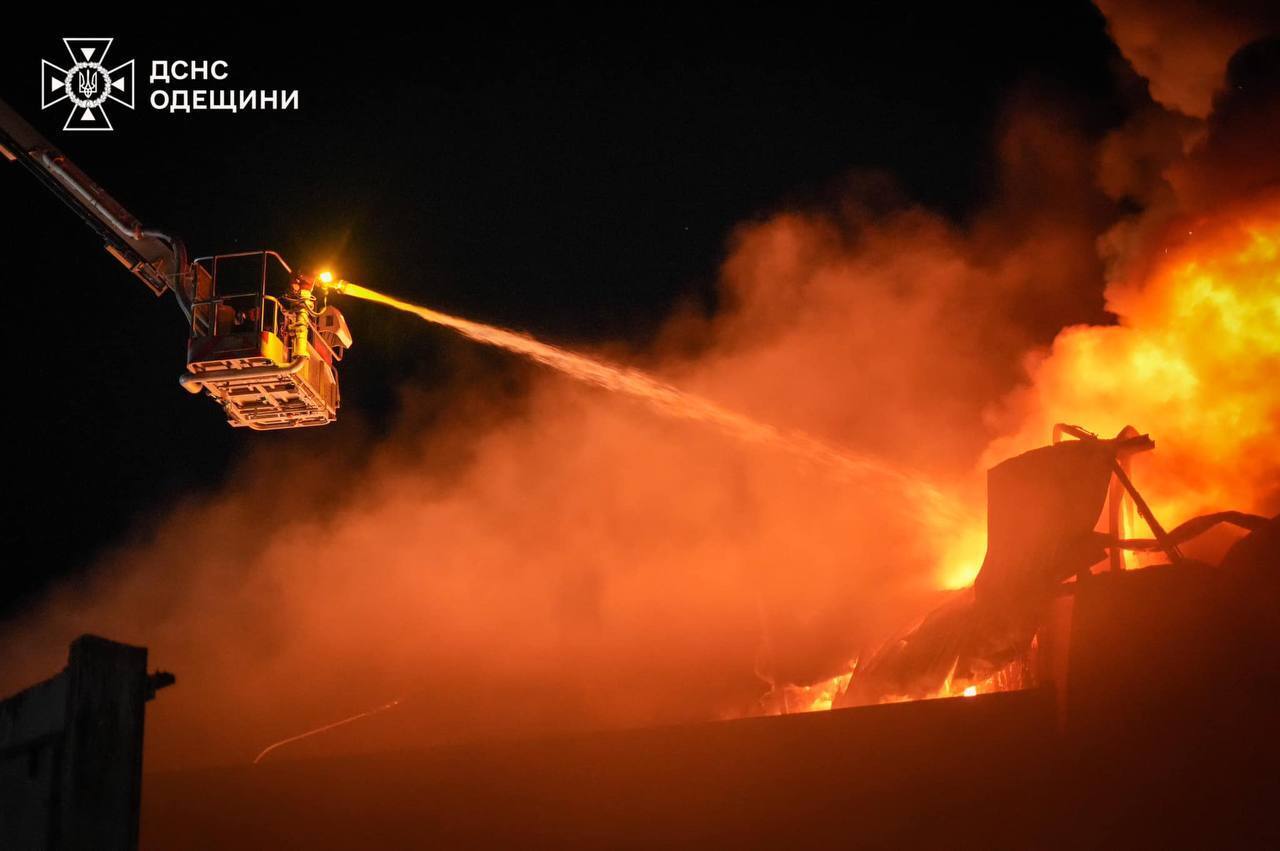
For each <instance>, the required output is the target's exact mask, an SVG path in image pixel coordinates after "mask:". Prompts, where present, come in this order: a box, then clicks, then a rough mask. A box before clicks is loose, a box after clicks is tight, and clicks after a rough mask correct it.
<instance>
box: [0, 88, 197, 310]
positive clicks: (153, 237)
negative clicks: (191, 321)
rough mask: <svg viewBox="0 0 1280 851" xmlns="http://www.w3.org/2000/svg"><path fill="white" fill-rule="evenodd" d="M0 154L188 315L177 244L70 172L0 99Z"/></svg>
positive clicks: (185, 267)
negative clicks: (169, 294) (18, 165)
mask: <svg viewBox="0 0 1280 851" xmlns="http://www.w3.org/2000/svg"><path fill="white" fill-rule="evenodd" d="M0 155H3V156H4V157H5V159H7V160H10V161H15V162H19V163H21V164H22V165H23V166H24V167H25V168H26V169H27V170H28V171H30V172H31V173H32V174H33V175H34V176H35V177H36V179H37V180H39V181H40V182H41V183H43V184H44V185H45V187H46V188H48V189H49V191H50V192H52V193H53V194H54V195H56V196H57V197H59V198H61V199H62V201H63V202H64V203H65V204H66V205H67V206H68V207H70V208H71V209H72V210H74V211H75V212H76V214H77V215H79V216H80V218H81V219H83V220H84V222H85V224H87V225H89V227H91V228H92V229H93V230H94V231H95V232H96V233H97V234H98V235H99V236H100V237H102V239H103V240H104V242H105V243H106V249H107V251H109V252H110V253H111V255H112V256H113V257H115V258H116V259H117V260H119V261H120V262H121V263H123V264H124V266H125V267H126V268H127V269H128V270H129V271H130V272H132V273H133V274H134V275H136V276H137V277H138V278H139V279H141V280H142V282H143V283H144V284H146V285H147V287H148V288H149V289H150V290H151V291H152V292H154V293H155V294H156V295H163V294H164V293H165V291H166V290H172V291H173V294H174V295H175V296H176V297H177V300H178V306H179V307H181V308H182V311H183V313H185V314H187V316H188V318H190V316H191V302H192V301H193V298H194V295H193V293H192V287H193V281H194V277H193V276H192V274H191V268H190V265H189V264H188V262H187V256H186V248H185V247H184V246H183V244H182V242H181V241H180V240H177V239H174V238H172V237H170V236H167V235H165V234H163V233H160V232H159V231H156V230H149V229H147V228H144V227H143V226H142V223H141V222H139V221H138V220H137V219H135V218H134V217H133V216H132V215H131V214H130V213H129V211H128V210H126V209H125V208H124V207H122V206H121V205H120V203H119V202H118V201H116V200H115V199H114V198H112V197H111V196H110V195H108V194H107V192H106V190H104V189H103V188H102V187H101V186H99V185H98V184H97V183H94V182H93V180H92V179H91V178H90V177H89V176H88V175H86V174H85V173H84V172H82V171H81V170H80V169H79V168H77V167H76V165H75V163H73V162H71V160H70V159H68V158H67V156H66V155H65V154H63V153H62V152H61V151H59V150H58V149H57V148H55V147H54V146H53V144H52V143H51V142H49V140H48V139H46V138H45V137H44V136H42V135H41V134H40V132H39V131H38V130H36V129H35V128H34V127H32V126H31V125H30V124H28V123H27V121H26V120H25V119H24V118H23V117H22V116H20V115H18V113H17V112H15V111H14V110H13V108H12V107H10V106H9V104H7V103H5V102H4V101H3V100H0Z"/></svg>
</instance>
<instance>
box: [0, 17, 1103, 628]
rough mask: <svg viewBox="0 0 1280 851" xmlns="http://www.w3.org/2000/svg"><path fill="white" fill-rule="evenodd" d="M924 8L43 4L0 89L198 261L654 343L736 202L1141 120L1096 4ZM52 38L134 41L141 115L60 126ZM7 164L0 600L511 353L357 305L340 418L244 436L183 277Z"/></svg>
mask: <svg viewBox="0 0 1280 851" xmlns="http://www.w3.org/2000/svg"><path fill="white" fill-rule="evenodd" d="M933 5H934V4H926V5H924V6H921V7H920V8H919V9H918V10H913V9H911V8H910V7H909V5H908V4H900V3H894V4H884V5H883V6H876V7H868V8H860V9H858V10H857V11H850V12H846V13H844V14H842V15H840V16H839V18H834V17H827V16H824V15H819V14H787V15H783V14H782V13H776V14H774V15H772V16H769V17H761V18H754V19H752V18H743V17H740V16H739V15H737V14H734V15H726V16H724V17H722V18H719V19H715V20H712V21H710V22H705V23H694V22H693V20H692V17H693V16H692V15H690V16H689V17H690V19H689V20H685V19H684V17H682V16H679V15H668V16H654V17H648V16H646V17H643V18H635V17H632V18H622V19H619V18H617V17H616V16H612V15H611V16H608V17H605V16H601V17H598V18H594V19H592V18H582V17H575V18H573V19H572V20H554V19H552V18H550V17H546V16H542V15H529V16H525V17H521V18H512V17H504V16H501V15H499V14H497V13H494V14H491V15H488V16H486V19H484V20H474V21H471V22H469V23H467V24H448V25H445V24H439V25H430V24H425V25H419V24H412V25H410V23H409V19H408V18H404V19H398V20H390V19H388V20H382V21H370V22H364V23H351V22H346V21H336V20H335V21H324V22H320V23H321V26H320V27H319V28H317V29H315V30H313V31H299V30H297V29H296V22H293V23H291V24H290V25H288V26H273V25H269V24H265V23H260V22H256V21H255V22H254V23H253V24H252V25H246V26H242V27H239V28H236V29H231V28H227V29H223V30H219V31H209V30H206V29H200V28H194V27H190V26H186V25H183V26H179V25H178V24H177V23H175V25H174V26H173V27H172V28H171V29H169V30H167V31H166V30H155V31H147V32H145V33H144V32H142V31H140V30H137V29H135V28H134V27H133V26H132V25H131V24H128V23H126V22H124V21H123V20H122V19H121V18H120V17H118V16H117V17H115V18H112V19H106V20H104V21H103V22H101V24H100V25H97V26H89V25H88V24H86V23H85V22H83V21H77V22H76V24H75V26H74V30H75V31H74V32H73V31H71V30H66V29H65V26H64V24H63V21H62V20H61V19H59V18H54V19H51V21H50V23H49V24H48V25H42V26H41V27H39V28H35V27H32V28H29V29H28V30H26V31H17V30H15V29H13V28H9V29H8V30H7V31H6V33H5V34H4V36H3V37H0V40H2V41H3V42H4V45H3V46H4V49H3V50H2V51H0V97H3V98H4V99H5V100H7V101H8V102H9V103H10V104H11V105H12V106H14V107H15V108H16V109H18V111H19V112H21V113H23V114H24V115H25V116H26V117H27V119H28V120H29V121H31V122H32V123H34V124H35V125H36V126H37V127H38V128H39V129H40V130H41V131H42V132H44V133H45V134H46V135H47V136H48V137H49V138H50V139H51V140H52V141H53V142H54V144H56V145H58V146H59V147H61V148H62V149H63V151H64V152H65V153H66V154H68V155H69V156H70V157H71V158H72V160H74V161H75V162H76V163H77V164H78V165H79V166H80V167H81V168H82V169H83V170H85V171H86V172H87V173H88V174H89V175H90V176H92V177H93V178H94V179H96V180H97V181H98V182H99V183H100V184H102V185H103V186H104V187H105V188H106V189H107V190H108V191H109V192H110V193H112V194H113V195H114V196H115V197H116V198H117V200H119V201H120V202H121V203H123V204H124V205H125V206H126V207H127V208H128V209H129V210H130V211H131V212H132V213H134V215H136V216H137V217H138V218H140V219H141V220H143V221H144V222H146V223H147V224H149V225H153V226H157V227H161V228H163V229H167V230H168V231H169V232H171V233H174V234H176V235H178V236H181V237H182V238H183V239H185V241H186V243H187V246H188V248H189V250H190V251H191V252H192V254H193V255H202V254H212V253H218V252H225V251H235V250H246V249H255V248H274V249H276V250H277V251H279V252H281V253H282V254H283V255H285V256H286V257H287V258H289V259H290V260H291V262H293V263H294V264H295V266H302V267H304V268H305V267H312V266H315V265H316V264H320V263H330V264H332V265H333V267H334V268H335V269H337V270H339V271H340V272H341V273H342V274H343V275H344V276H345V277H347V278H349V279H351V280H354V281H358V282H361V283H366V284H367V285H369V286H372V287H375V288H378V289H381V290H384V291H387V292H391V293H394V294H396V295H399V296H402V297H404V298H407V299H410V300H415V301H419V302H422V303H425V304H428V305H431V306H433V307H437V308H440V309H443V310H446V311H449V312H452V313H457V314H461V315H464V316H467V317H470V318H474V319H479V320H482V321H487V322H494V323H498V324H502V325H506V326H510V327H515V328H518V329H522V330H527V331H530V332H532V333H535V334H537V335H540V336H543V337H545V338H547V339H549V340H551V341H554V342H558V343H565V344H579V345H593V344H598V343H603V342H608V341H621V342H624V343H630V344H634V345H642V344H643V343H644V342H645V341H646V340H647V339H649V337H650V336H651V335H652V334H653V333H654V332H655V331H656V330H657V328H658V326H659V324H660V323H661V321H662V320H663V318H664V317H666V316H667V315H669V314H670V312H671V311H672V310H673V309H674V308H675V307H676V306H677V305H689V304H692V305H694V306H696V307H697V309H700V310H703V311H712V310H714V308H715V291H714V282H715V276H716V270H717V267H718V265H719V263H720V261H721V260H722V258H723V257H724V254H725V250H726V244H727V243H726V241H727V239H728V238H729V237H730V235H731V234H732V231H733V228H734V227H735V225H738V224H740V223H742V222H744V221H750V220H752V219H753V218H760V217H763V216H766V215H768V214H769V213H771V212H774V211H777V210H779V209H782V208H785V207H787V206H790V205H797V204H799V205H810V204H821V203H824V202H825V201H828V200H829V199H830V198H831V197H833V195H835V194H837V193H838V190H839V187H840V186H841V185H842V183H843V182H844V181H846V180H848V179H849V178H850V176H851V175H855V174H859V173H864V172H867V171H872V172H883V173H886V174H889V175H892V176H893V178H894V179H895V180H896V181H897V183H898V184H899V185H900V187H901V188H902V191H903V192H904V193H905V195H907V196H908V197H910V198H913V199H915V200H918V201H920V202H923V203H925V204H927V205H929V206H932V207H935V208H937V209H940V210H942V211H944V212H945V213H947V214H948V215H951V216H953V217H956V218H958V219H962V218H963V217H964V216H965V215H966V213H967V212H968V211H969V210H971V209H973V208H974V207H975V206H976V205H977V204H979V203H981V202H982V200H983V199H984V198H985V197H987V195H988V194H989V193H990V192H991V191H992V190H993V187H992V185H991V182H992V161H991V153H990V149H991V140H992V138H993V135H994V133H995V130H996V125H997V121H998V117H999V115H1000V108H1001V105H1002V104H1003V103H1006V102H1007V101H1008V99H1009V98H1010V97H1011V96H1012V95H1013V94H1014V93H1015V92H1018V91H1019V90H1020V89H1023V88H1026V87H1032V89H1033V90H1035V91H1049V92H1053V93H1054V95H1055V96H1056V97H1058V98H1060V99H1063V100H1065V101H1067V102H1072V103H1075V104H1078V105H1079V107H1080V110H1081V112H1080V114H1081V115H1082V116H1083V117H1084V120H1086V121H1090V122H1094V126H1092V127H1087V128H1085V129H1086V130H1087V131H1090V132H1100V131H1101V130H1103V129H1105V128H1106V127H1107V126H1109V125H1110V124H1111V123H1113V122H1114V121H1115V120H1116V119H1117V117H1118V116H1119V114H1120V105H1119V99H1120V93H1119V92H1118V91H1117V83H1116V82H1115V80H1116V79H1117V75H1116V74H1115V69H1116V67H1117V66H1118V64H1119V62H1120V59H1119V56H1118V54H1117V53H1116V51H1115V49H1114V47H1113V46H1112V45H1111V44H1110V42H1109V41H1108V39H1107V37H1106V33H1105V30H1104V24H1103V20H1102V18H1101V16H1100V15H1099V14H1098V13H1097V12H1096V10H1095V9H1094V8H1093V7H1092V6H1090V5H1088V4H1086V3H1084V2H1079V3H1070V4H1027V3H1017V4H1009V5H1003V4H979V5H975V6H973V7H968V8H964V9H963V10H960V9H956V10H953V11H951V12H946V13H941V16H940V13H939V12H938V11H937V10H936V9H934V8H931V7H932V6H933ZM413 20H417V19H416V17H415V18H413ZM66 26H71V25H70V24H66ZM418 27H421V31H420V32H410V30H412V29H416V28H418ZM90 30H92V31H90ZM401 32H403V35H401V34H399V33H401ZM64 35H112V36H114V37H115V38H116V42H115V44H114V46H113V47H112V52H111V59H112V60H114V61H116V62H118V61H123V60H125V59H128V58H131V57H132V58H135V59H136V60H137V63H138V72H139V73H138V92H139V104H138V105H139V108H138V109H136V110H135V111H134V112H129V111H127V110H125V109H123V108H119V107H117V108H115V109H113V110H112V111H111V115H112V120H113V122H114V123H115V126H116V131H115V132H114V133H112V134H109V135H108V134H101V135H100V134H91V133H90V134H86V133H64V132H62V131H61V130H60V129H59V128H60V127H61V125H62V120H63V118H64V117H65V116H64V113H63V110H62V109H61V107H55V108H53V109H51V110H50V111H48V112H45V113H41V111H40V109H39V101H38V98H37V92H38V83H39V79H40V77H39V71H40V59H42V58H47V59H50V60H51V61H54V62H59V63H60V64H61V60H62V59H63V58H64V56H65V54H64V52H63V47H62V43H61V40H60V39H61V37H62V36H64ZM157 58H173V59H179V58H207V59H225V60H227V61H228V62H229V66H230V74H231V77H230V79H229V81H228V82H227V85H229V86H232V87H236V88H281V89H295V88H296V89H298V90H299V91H300V102H301V109H300V111H297V112H262V113H246V114H237V115H230V114H227V113H221V112H205V113H193V114H189V115H188V114H177V115H170V114H167V113H160V112H156V111H154V110H152V109H151V108H150V107H148V106H147V105H146V97H147V94H148V92H149V84H148V83H147V79H146V76H147V69H148V68H149V64H150V60H152V59H157ZM108 64H114V62H109V63H108ZM6 165H8V164H5V163H0V200H2V201H3V209H4V214H3V221H4V223H5V227H4V236H3V237H0V240H2V241H3V245H4V249H5V250H4V251H3V253H2V254H0V257H2V258H3V259H2V260H0V263H2V264H3V266H2V268H3V280H4V285H5V290H6V294H7V296H8V298H7V300H6V310H5V316H6V321H5V328H4V333H3V335H0V346H3V361H4V363H5V365H6V370H5V377H6V387H5V398H6V400H7V401H6V404H7V407H8V416H7V417H6V420H7V425H8V427H9V428H8V432H9V436H8V438H7V440H6V443H7V450H8V452H7V457H8V461H7V463H6V474H5V478H6V490H7V492H8V500H7V501H8V503H9V505H8V509H7V510H6V511H5V512H4V521H3V523H4V533H3V534H4V550H5V557H4V561H5V563H6V567H5V568H4V570H3V571H2V572H0V577H3V578H2V580H0V581H2V583H3V585H2V586H0V614H3V615H11V614H13V613H14V612H16V611H18V610H19V609H21V608H22V607H23V606H24V605H26V604H27V603H28V602H29V601H30V600H31V599H32V595H34V594H37V593H39V591H40V590H42V589H43V588H45V587H47V586H48V585H49V584H50V583H51V582H53V581H55V580H57V579H59V578H61V577H66V576H68V575H75V574H76V573H77V572H79V571H83V570H84V569H85V568H87V567H88V566H90V565H91V564H92V563H93V561H94V559H95V557H96V555H97V554H99V553H101V552H103V551H105V550H106V549H108V548H110V547H112V546H114V545H119V544H123V543H126V542H127V541H129V540H131V538H132V537H134V536H139V535H145V534H146V530H147V527H148V524H149V523H151V522H153V521H154V520H155V519H156V518H158V517H160V516H162V515H163V514H164V513H165V512H166V511H168V510H169V509H171V508H172V507H173V506H174V505H175V504H176V503H178V502H180V501H181V500H182V499H183V498H184V496H187V495H192V494H200V493H206V492H208V491H211V490H213V489H216V488H217V487H218V486H219V485H220V484H221V483H222V482H223V481H224V480H225V477H226V476H227V475H228V474H229V473H230V472H231V471H233V470H234V469H235V467H236V465H237V464H238V463H239V462H240V461H241V460H242V459H244V458H246V457H248V456H249V453H250V450H251V449H253V448H255V447H257V448H261V446H260V444H262V443H269V444H272V445H273V446H278V447H281V448H282V449H283V450H287V451H305V452H318V451H321V450H322V449H324V448H325V447H327V446H332V445H339V446H344V447H346V446H349V447H356V448H355V449H352V450H351V451H353V452H354V451H359V449H358V447H360V446H364V445H367V444H368V442H369V438H370V437H371V436H373V437H376V435H378V434H380V433H383V432H385V431H386V430H388V429H389V428H390V424H391V423H393V422H394V421H395V419H396V417H397V414H398V409H399V405H400V396H399V390H400V388H402V387H404V386H405V385H406V384H413V385H415V386H422V387H428V388H429V387H434V386H443V385H445V384H446V383H447V382H450V381H455V380H457V376H458V374H459V373H460V372H465V373H467V374H477V373H478V374H489V375H496V376H501V375H502V374H503V372H502V370H503V369H506V370H507V371H508V373H509V374H514V375H517V376H518V373H519V369H520V368H522V367H518V366H517V365H512V364H510V360H509V358H508V357H506V356H504V355H502V354H500V353H496V352H489V351H479V350H477V348H476V347H475V346H474V345H472V344H469V343H467V342H465V341H463V340H460V339H458V338H456V337H454V336H453V335H450V334H448V333H447V332H444V331H440V330H433V329H429V328H426V327H424V326H423V325H422V323H420V322H419V321H418V320H416V319H414V318H412V317H408V316H403V315H397V314H394V313H393V312H391V311H387V310H385V309H381V308H378V307H375V306H372V305H367V304H359V303H355V304H344V305H343V309H344V311H346V313H347V316H348V320H349V322H350V324H351V327H352V330H353V333H354V335H355V341H356V343H355V347H354V348H353V349H352V351H351V353H350V355H349V357H348V359H347V361H346V362H345V363H344V364H343V369H342V371H341V379H342V392H343V409H342V412H341V414H340V417H339V421H338V423H337V424H335V425H333V426H330V427H329V428H327V429H319V430H303V431H298V432H289V433H278V434H266V435H263V434H256V433H252V432H247V431H240V430H234V431H233V430H232V429H230V428H229V427H228V426H227V425H226V424H225V421H224V419H223V417H222V415H221V413H220V411H219V410H218V409H217V408H216V406H214V405H213V404H212V403H211V402H209V401H208V400H207V399H203V398H201V399H196V398H193V397H191V396H188V395H187V394H186V393H184V392H182V391H181V390H180V389H179V387H178V385H177V377H178V375H179V374H180V372H181V371H182V370H183V368H184V352H185V348H184V347H185V336H186V327H185V322H184V320H183V317H182V315H181V313H180V312H179V310H178V308H177V307H176V306H175V304H174V303H173V300H172V297H165V298H163V299H159V300H157V299H155V298H154V297H153V296H152V295H151V294H150V293H149V292H148V291H147V290H146V288H145V287H144V286H143V285H142V284H141V283H140V282H138V281H137V280H135V279H134V278H132V277H131V276H130V275H129V274H128V273H127V272H126V271H125V270H124V269H123V268H122V267H121V266H120V265H119V264H117V263H116V262H115V261H114V260H113V259H112V258H111V257H110V256H109V255H107V254H106V253H105V252H104V251H102V249H101V246H100V244H99V243H98V241H97V239H96V238H95V236H94V235H93V234H92V233H91V232H89V231H88V230H87V229H86V228H85V227H84V226H83V225H82V224H81V223H80V222H79V221H78V220H77V219H76V218H75V216H74V215H73V214H72V213H71V212H70V211H68V210H66V209H65V208H64V207H62V206H61V204H60V203H59V202H57V201H56V200H55V199H54V198H52V197H51V196H49V195H47V194H46V193H45V191H44V190H43V189H42V187H41V186H40V185H39V184H37V183H36V182H35V180H33V179H32V178H31V177H30V176H29V175H28V174H26V173H25V171H23V170H22V169H20V168H19V167H17V166H9V167H8V168H5V167H4V166H6ZM478 367H480V368H479V369H478ZM491 367H492V368H491ZM258 457H261V456H258Z"/></svg>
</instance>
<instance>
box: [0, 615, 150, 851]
mask: <svg viewBox="0 0 1280 851" xmlns="http://www.w3.org/2000/svg"><path fill="white" fill-rule="evenodd" d="M172 683H173V676H172V675H171V674H166V673H163V672H161V673H157V674H154V675H151V676H148V674H147V650H146V648H145V647H130V646H129V645H127V644H118V643H116V642H114V641H108V640H107V639H105V638H99V637H97V636H94V635H82V636H80V638H77V639H76V640H75V641H74V642H73V643H72V645H71V652H70V656H69V658H68V660H67V667H66V668H65V669H64V670H63V671H62V673H60V674H58V675H57V676H55V677H52V678H50V679H48V680H45V681H44V682H42V683H38V684H37V685H34V686H32V687H30V688H28V689H26V690H24V691H21V692H19V693H18V694H15V695H13V696H12V697H10V698H8V699H6V700H4V701H3V702H0V848H4V849H15V851H16V849H21V851H129V849H133V848H136V847H137V845H138V812H139V805H140V800H141V791H142V730H143V720H144V715H145V707H146V702H147V701H148V700H150V699H151V698H152V697H154V696H155V692H156V689H158V688H163V687H164V686H167V685H170V684H172Z"/></svg>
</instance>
